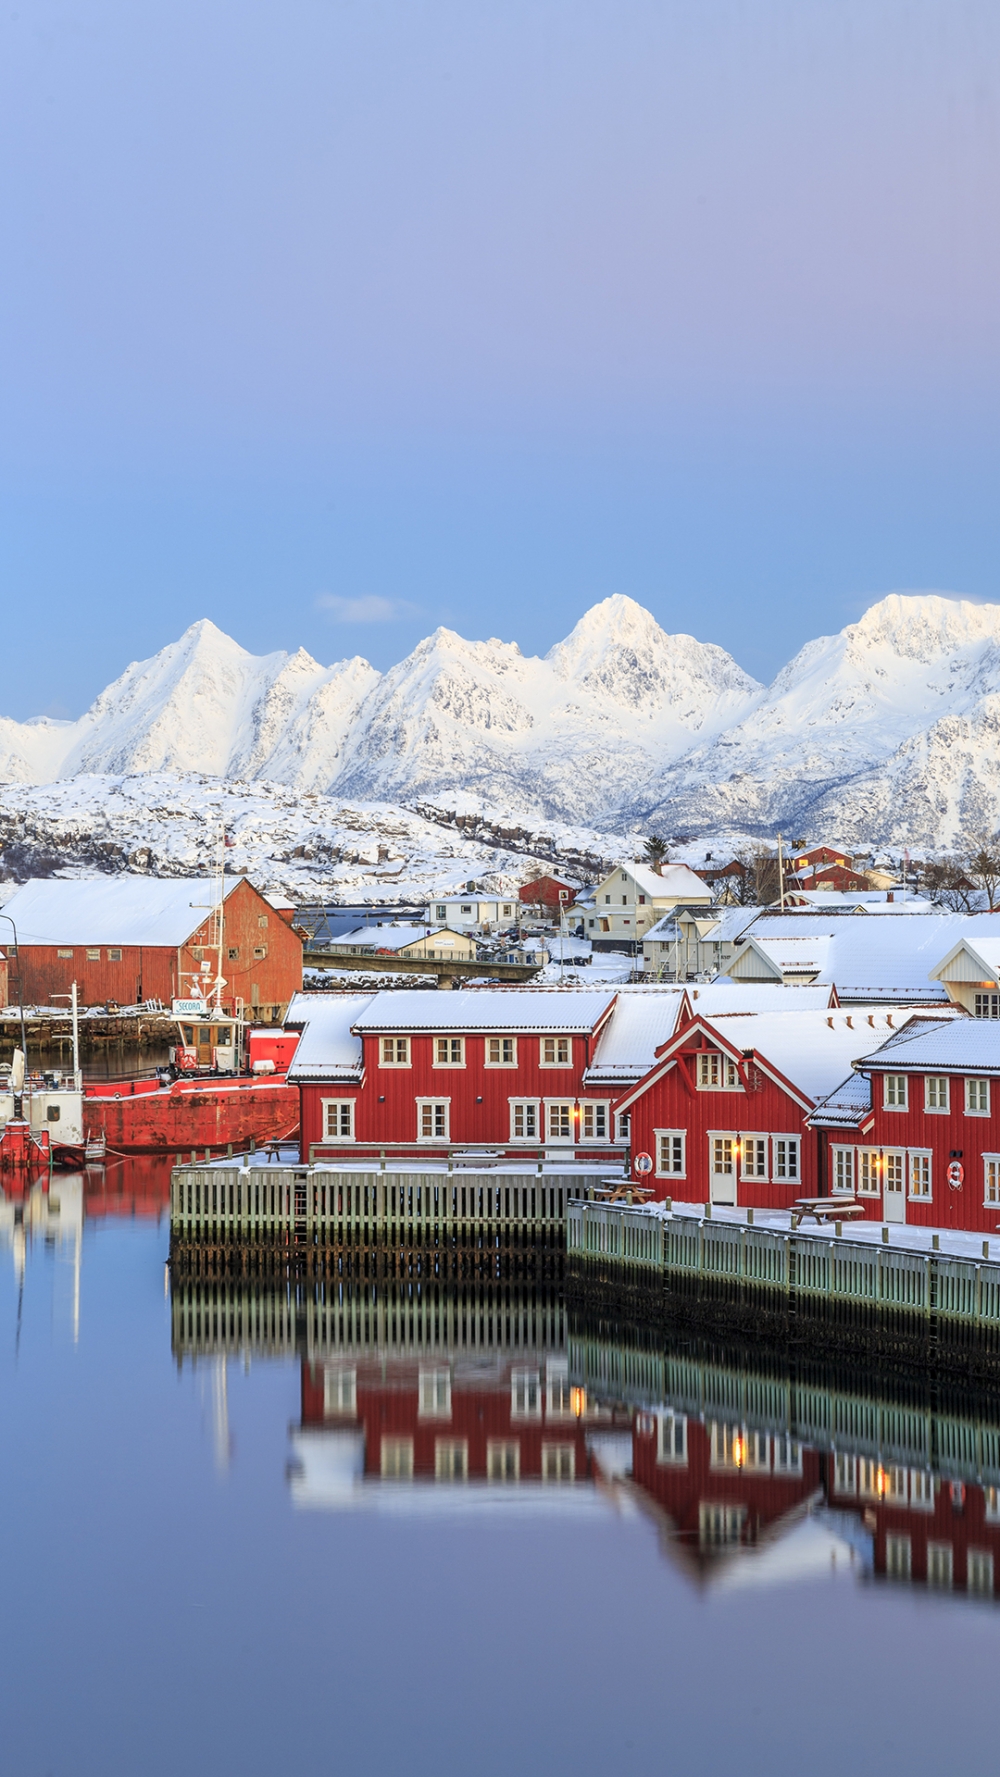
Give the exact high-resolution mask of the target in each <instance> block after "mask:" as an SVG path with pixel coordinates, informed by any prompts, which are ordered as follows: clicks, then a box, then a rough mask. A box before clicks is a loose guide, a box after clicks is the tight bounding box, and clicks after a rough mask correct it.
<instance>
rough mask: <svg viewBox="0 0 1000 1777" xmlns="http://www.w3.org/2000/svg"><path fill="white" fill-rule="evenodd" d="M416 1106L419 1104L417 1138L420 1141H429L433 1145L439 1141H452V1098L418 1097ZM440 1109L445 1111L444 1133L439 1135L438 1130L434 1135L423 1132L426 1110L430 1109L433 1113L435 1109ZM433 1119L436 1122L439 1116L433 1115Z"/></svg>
mask: <svg viewBox="0 0 1000 1777" xmlns="http://www.w3.org/2000/svg"><path fill="white" fill-rule="evenodd" d="M416 1106H417V1140H418V1142H427V1143H429V1144H431V1145H433V1144H435V1143H437V1142H450V1141H451V1099H450V1098H418V1099H417V1101H416ZM438 1109H441V1110H443V1111H444V1119H443V1121H444V1133H443V1134H442V1135H439V1134H438V1132H437V1131H436V1130H435V1132H434V1134H433V1135H425V1134H424V1133H423V1122H424V1112H425V1111H428V1110H429V1111H431V1112H432V1113H433V1112H434V1111H436V1110H438ZM431 1121H432V1122H435V1123H436V1122H437V1118H436V1117H435V1116H433V1115H432V1117H431Z"/></svg>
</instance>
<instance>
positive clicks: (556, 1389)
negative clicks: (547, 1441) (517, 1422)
mask: <svg viewBox="0 0 1000 1777" xmlns="http://www.w3.org/2000/svg"><path fill="white" fill-rule="evenodd" d="M545 1380H546V1399H545V1417H546V1418H547V1419H569V1418H570V1417H571V1415H572V1412H573V1404H572V1401H573V1397H572V1393H571V1390H570V1386H569V1370H568V1366H567V1365H566V1364H565V1363H563V1362H560V1360H559V1359H558V1358H550V1360H549V1363H548V1367H547V1371H546V1379H545Z"/></svg>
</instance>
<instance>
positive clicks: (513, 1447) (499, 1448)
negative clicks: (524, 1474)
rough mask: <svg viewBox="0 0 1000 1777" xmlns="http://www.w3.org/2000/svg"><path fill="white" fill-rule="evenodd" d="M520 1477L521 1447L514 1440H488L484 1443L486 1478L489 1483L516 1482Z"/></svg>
mask: <svg viewBox="0 0 1000 1777" xmlns="http://www.w3.org/2000/svg"><path fill="white" fill-rule="evenodd" d="M520 1477H521V1446H520V1444H519V1443H518V1442H517V1439H516V1438H488V1439H487V1443H486V1478H487V1480H489V1481H517V1480H520Z"/></svg>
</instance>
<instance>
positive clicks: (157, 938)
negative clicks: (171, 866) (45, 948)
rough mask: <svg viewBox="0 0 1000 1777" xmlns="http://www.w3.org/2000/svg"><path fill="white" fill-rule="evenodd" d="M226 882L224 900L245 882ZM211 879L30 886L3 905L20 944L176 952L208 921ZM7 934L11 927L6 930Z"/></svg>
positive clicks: (109, 879)
mask: <svg viewBox="0 0 1000 1777" xmlns="http://www.w3.org/2000/svg"><path fill="white" fill-rule="evenodd" d="M246 880H247V878H246V877H245V876H229V877H227V878H226V885H225V890H226V896H227V898H228V896H229V895H231V894H232V892H233V890H234V889H237V888H239V886H240V883H241V882H245V881H246ZM217 893H218V890H217V885H216V883H215V881H214V880H213V879H212V878H211V877H186V876H174V877H159V876H101V877H97V878H90V879H88V880H85V881H65V880H63V879H61V878H59V877H52V878H49V879H43V878H35V879H33V880H32V881H30V882H26V883H25V884H24V885H23V887H21V888H19V889H18V890H17V893H16V894H14V895H12V896H11V898H10V900H9V901H7V902H6V903H5V905H4V913H5V914H9V916H10V918H11V919H13V921H14V923H15V925H16V926H17V936H18V939H19V941H20V943H22V944H67V945H71V944H81V945H86V944H95V945H97V944H114V945H118V944H133V945H137V944H149V945H169V946H170V947H171V948H176V947H177V945H179V944H183V943H184V941H185V939H187V938H190V936H191V934H192V932H195V931H197V930H198V927H199V926H200V925H202V924H203V922H204V921H205V920H206V919H208V918H209V916H210V913H211V909H212V907H213V905H214V904H215V899H216V895H217ZM4 930H5V931H7V932H8V933H9V927H4Z"/></svg>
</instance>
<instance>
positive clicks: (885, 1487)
mask: <svg viewBox="0 0 1000 1777" xmlns="http://www.w3.org/2000/svg"><path fill="white" fill-rule="evenodd" d="M880 1474H881V1485H882V1497H883V1499H884V1500H885V1502H886V1504H887V1505H897V1506H905V1505H906V1503H907V1501H908V1499H909V1497H910V1475H909V1470H908V1469H905V1468H903V1466H902V1464H901V1463H898V1462H894V1463H893V1464H892V1465H891V1466H890V1467H889V1468H884V1469H882V1470H880Z"/></svg>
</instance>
